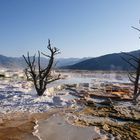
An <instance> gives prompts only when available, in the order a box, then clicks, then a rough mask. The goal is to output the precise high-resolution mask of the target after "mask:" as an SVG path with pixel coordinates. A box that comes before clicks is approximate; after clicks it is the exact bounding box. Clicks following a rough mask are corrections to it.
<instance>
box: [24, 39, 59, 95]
mask: <svg viewBox="0 0 140 140" xmlns="http://www.w3.org/2000/svg"><path fill="white" fill-rule="evenodd" d="M47 49H48V50H49V51H50V55H48V54H46V53H43V52H40V51H38V57H37V58H36V55H34V56H33V57H30V55H29V52H28V53H27V57H25V56H24V55H23V58H24V60H25V62H26V64H27V68H26V69H25V74H26V77H27V80H30V81H32V82H33V84H34V87H35V89H36V92H37V94H38V95H39V96H41V95H43V93H44V92H45V90H46V86H47V84H49V83H51V82H53V81H56V80H59V79H60V75H52V67H53V64H54V56H55V55H57V54H59V53H60V52H59V49H57V48H56V47H51V43H50V40H48V46H47ZM41 54H42V55H44V56H45V57H47V58H48V64H47V66H46V67H42V66H41V57H40V56H41ZM36 59H37V61H36Z"/></svg>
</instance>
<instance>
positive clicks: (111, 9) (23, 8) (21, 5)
mask: <svg viewBox="0 0 140 140" xmlns="http://www.w3.org/2000/svg"><path fill="white" fill-rule="evenodd" d="M139 5H140V1H139V0H133V1H131V0H123V1H122V0H117V1H113V0H112V1H110V2H108V1H107V0H105V1H101V0H94V1H93V0H87V1H85V0H76V1H75V0H59V1H58V0H40V1H39V0H30V1H29V0H24V1H19V0H12V1H10V0H1V1H0V30H1V32H0V49H1V52H0V54H2V55H5V56H11V57H20V56H22V54H26V53H27V51H29V52H30V53H31V54H34V53H35V52H37V50H41V51H47V49H46V46H47V40H48V38H49V39H51V42H52V44H53V46H55V47H57V48H59V49H60V51H61V54H60V55H59V56H58V57H59V58H70V57H72V58H83V57H98V56H101V55H105V54H110V53H119V52H121V51H125V52H129V51H134V50H138V49H139V48H140V47H139V45H140V42H139V33H138V32H137V31H136V30H134V29H132V28H131V26H135V27H138V28H139V27H140V25H139V19H140V15H139V13H140V8H139Z"/></svg>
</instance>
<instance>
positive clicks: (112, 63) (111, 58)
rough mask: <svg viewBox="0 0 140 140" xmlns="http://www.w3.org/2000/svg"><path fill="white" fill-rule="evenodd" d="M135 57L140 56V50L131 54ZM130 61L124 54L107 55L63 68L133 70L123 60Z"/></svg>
mask: <svg viewBox="0 0 140 140" xmlns="http://www.w3.org/2000/svg"><path fill="white" fill-rule="evenodd" d="M129 54H132V55H134V56H138V55H139V56H140V50H137V51H132V52H129ZM121 56H122V57H124V58H126V59H128V58H129V57H128V56H127V55H124V53H113V54H107V55H103V56H100V57H96V58H90V59H87V60H84V61H82V62H79V63H76V64H73V65H70V66H65V67H62V68H63V69H73V70H130V69H132V68H131V67H130V65H129V64H127V63H126V62H125V61H124V60H123V59H122V58H121Z"/></svg>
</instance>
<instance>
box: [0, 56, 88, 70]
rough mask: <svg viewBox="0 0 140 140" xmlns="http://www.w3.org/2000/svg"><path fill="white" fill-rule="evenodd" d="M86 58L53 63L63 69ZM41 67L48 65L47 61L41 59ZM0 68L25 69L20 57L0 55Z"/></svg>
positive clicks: (60, 59)
mask: <svg viewBox="0 0 140 140" xmlns="http://www.w3.org/2000/svg"><path fill="white" fill-rule="evenodd" d="M86 59H87V58H82V59H80V58H57V59H56V61H55V63H56V67H63V66H66V65H73V64H76V63H78V62H81V61H83V60H86ZM41 62H42V66H43V67H44V66H45V65H47V64H48V59H46V58H44V57H42V58H41ZM0 67H1V68H10V69H11V68H13V69H22V68H25V67H26V63H25V61H24V59H23V58H22V57H7V56H4V55H0Z"/></svg>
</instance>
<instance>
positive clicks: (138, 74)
mask: <svg viewBox="0 0 140 140" xmlns="http://www.w3.org/2000/svg"><path fill="white" fill-rule="evenodd" d="M132 28H133V29H135V30H137V31H139V32H140V29H138V28H135V27H133V26H132ZM123 54H124V55H125V56H127V58H125V57H122V59H123V60H124V61H125V62H127V63H128V64H129V65H130V66H131V67H132V69H131V71H130V72H128V77H129V80H130V81H131V82H132V83H133V85H134V92H133V101H136V100H137V98H138V96H139V95H140V85H139V84H140V83H139V82H140V54H138V55H137V56H134V55H133V54H130V53H123Z"/></svg>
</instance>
